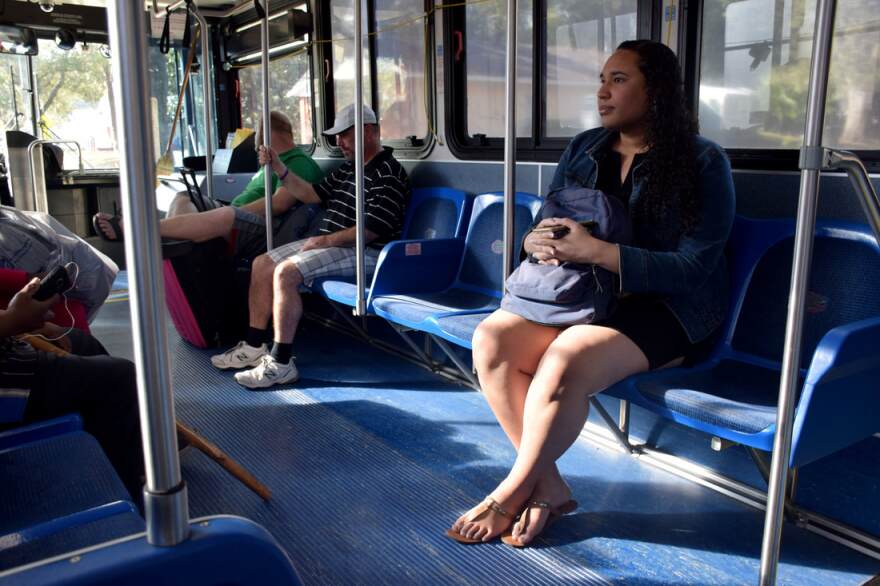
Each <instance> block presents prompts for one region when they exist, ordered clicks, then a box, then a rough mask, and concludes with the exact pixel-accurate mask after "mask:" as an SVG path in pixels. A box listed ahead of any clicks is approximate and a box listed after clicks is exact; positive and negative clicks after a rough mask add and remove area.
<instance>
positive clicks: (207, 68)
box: [189, 3, 214, 199]
mask: <svg viewBox="0 0 880 586" xmlns="http://www.w3.org/2000/svg"><path fill="white" fill-rule="evenodd" d="M189 10H191V11H192V13H193V14H194V15H195V17H196V21H198V23H199V30H200V31H201V33H202V34H201V37H202V38H201V41H200V42H201V44H202V99H203V100H204V102H205V180H206V186H207V188H208V199H214V165H213V159H214V77H213V75H212V74H211V69H212V68H211V61H210V56H209V55H208V51H209V45H210V35H209V34H208V23H207V22H206V21H205V17H204V16H202V13H201V12H199V9H198V7H197V6H196V5H195V3H192V4H191V5H190V6H189Z"/></svg>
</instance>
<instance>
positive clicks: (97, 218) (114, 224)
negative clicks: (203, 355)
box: [92, 212, 122, 242]
mask: <svg viewBox="0 0 880 586" xmlns="http://www.w3.org/2000/svg"><path fill="white" fill-rule="evenodd" d="M92 225H93V226H94V227H95V232H97V233H98V236H100V237H101V238H103V239H104V240H110V241H111V242H117V241H120V240H122V216H118V215H117V216H111V215H110V214H107V213H104V212H98V213H97V214H95V215H94V216H93V217H92Z"/></svg>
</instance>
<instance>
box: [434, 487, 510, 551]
mask: <svg viewBox="0 0 880 586" xmlns="http://www.w3.org/2000/svg"><path fill="white" fill-rule="evenodd" d="M480 505H481V507H480V508H478V509H477V510H476V511H474V512H473V513H471V515H470V516H469V517H467V518H466V519H465V521H464V523H473V522H474V521H477V520H479V519H482V518H483V517H485V516H486V515H488V514H489V513H490V512H491V513H496V514H498V515H501V516H502V517H506V518H508V519H510V520H511V521H515V520H516V517H515V516H514V515H512V514H510V513H508V512H507V511H505V510H504V509H502V508H501V505H499V504H498V501H496V500H495V499H493V498H492V497H490V496H487V497H486V499H485V500H484V501H483V502H482V503H480ZM446 536H447V537H449V538H450V539H454V540H456V541H457V542H459V543H468V544H470V543H483V540H482V539H471V538H470V537H465V536H464V535H462V534H461V533H457V532H455V531H453V530H452V529H447V531H446Z"/></svg>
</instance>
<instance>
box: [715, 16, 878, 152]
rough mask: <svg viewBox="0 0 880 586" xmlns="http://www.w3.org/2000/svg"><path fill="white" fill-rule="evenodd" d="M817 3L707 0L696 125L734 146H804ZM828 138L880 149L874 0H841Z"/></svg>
mask: <svg viewBox="0 0 880 586" xmlns="http://www.w3.org/2000/svg"><path fill="white" fill-rule="evenodd" d="M815 10H816V3H815V0H775V1H774V0H739V1H734V2H729V1H728V0H706V3H705V6H704V17H703V33H702V38H703V42H702V52H701V58H702V65H701V75H700V105H699V112H700V122H701V128H702V132H703V134H705V135H706V136H708V137H709V138H712V139H713V140H715V141H717V142H719V143H720V144H721V145H723V146H725V147H728V148H764V149H780V148H783V149H795V148H799V147H800V146H801V141H802V139H803V131H804V116H805V112H806V102H807V85H808V79H809V69H810V55H811V51H812V38H813V26H814V15H815ZM823 142H824V144H826V145H828V146H839V147H844V148H850V149H860V150H871V149H878V148H880V16H878V15H877V1H876V0H840V2H839V3H838V7H837V14H836V23H835V34H834V41H833V46H832V59H831V67H830V79H829V88H828V102H827V108H826V114H825V137H824V140H823Z"/></svg>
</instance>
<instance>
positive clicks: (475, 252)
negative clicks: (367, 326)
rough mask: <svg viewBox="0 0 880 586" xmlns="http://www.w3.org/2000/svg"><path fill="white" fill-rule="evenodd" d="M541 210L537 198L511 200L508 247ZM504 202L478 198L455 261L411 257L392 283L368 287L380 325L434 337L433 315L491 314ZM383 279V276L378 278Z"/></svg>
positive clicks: (450, 255) (497, 288)
mask: <svg viewBox="0 0 880 586" xmlns="http://www.w3.org/2000/svg"><path fill="white" fill-rule="evenodd" d="M540 208H541V198H540V197H538V196H536V195H532V194H528V193H517V194H516V207H515V228H514V242H516V243H519V241H520V240H521V239H522V237H523V235H524V234H525V232H526V231H527V230H528V228H529V227H530V226H531V225H532V223H533V222H534V219H535V217H536V216H537V214H538V211H539V210H540ZM503 212H504V196H503V195H502V194H500V193H487V194H483V195H478V196H477V197H476V198H475V199H474V203H473V210H472V212H471V220H470V225H469V226H468V231H467V235H466V237H465V240H464V243H463V245H462V250H463V253H460V254H459V255H458V256H457V257H456V256H455V255H454V253H455V252H456V251H455V250H453V249H451V248H450V249H449V250H446V251H444V252H445V256H444V255H438V256H437V257H436V258H431V259H429V260H426V259H423V258H419V257H411V258H410V259H409V260H408V262H404V263H399V265H398V266H396V267H395V268H396V272H397V274H396V275H395V278H394V279H393V280H392V279H391V278H388V279H387V280H377V281H374V287H373V289H372V291H371V293H370V299H369V302H368V307H370V309H371V310H372V312H373V313H375V314H376V315H378V316H380V317H383V318H385V319H386V320H388V321H390V322H392V323H395V324H398V325H401V326H404V327H407V328H412V329H415V330H421V331H426V332H429V333H435V330H436V325H435V324H434V323H432V322H430V321H429V319H430V318H431V317H432V316H434V315H436V314H445V313H453V312H461V311H467V312H472V311H483V312H492V311H494V310H495V309H496V308H497V307H498V305H499V303H500V301H501V294H502V293H501V282H500V281H501V266H502V253H503V232H502V229H503V223H504V213H503ZM383 276H384V277H389V275H383Z"/></svg>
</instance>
